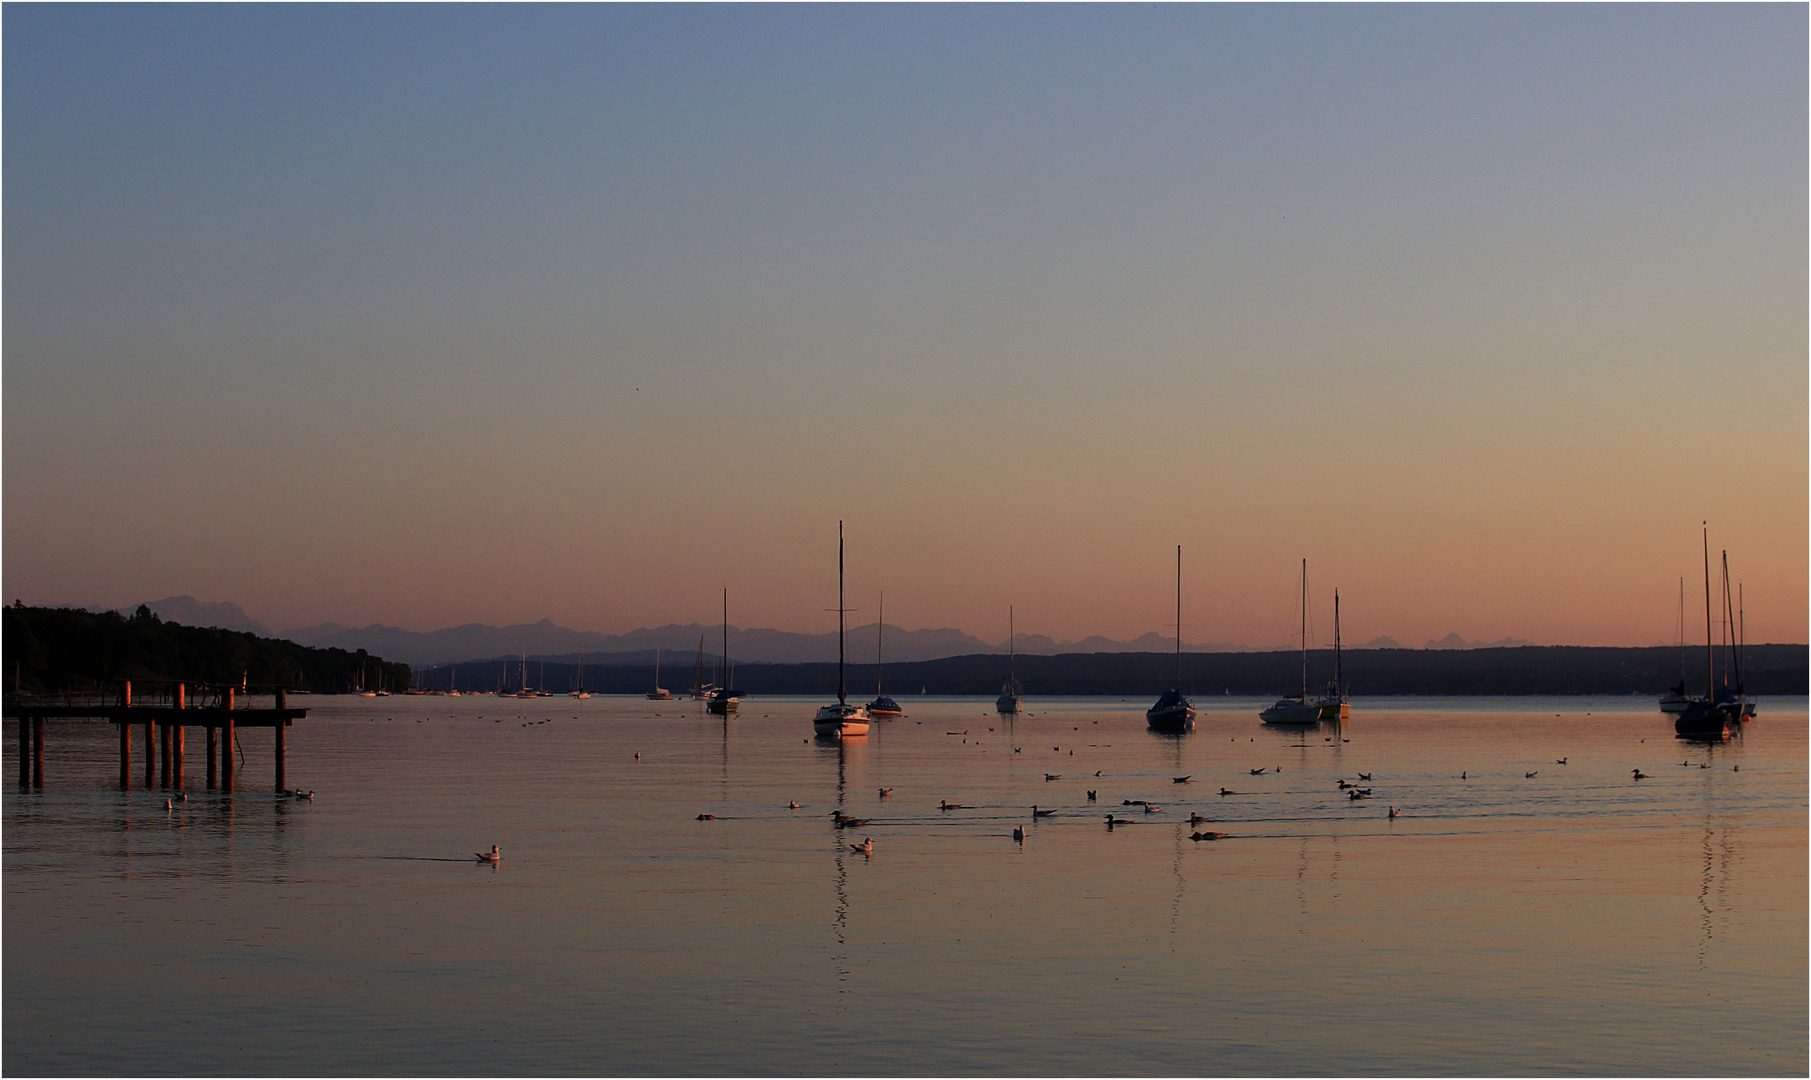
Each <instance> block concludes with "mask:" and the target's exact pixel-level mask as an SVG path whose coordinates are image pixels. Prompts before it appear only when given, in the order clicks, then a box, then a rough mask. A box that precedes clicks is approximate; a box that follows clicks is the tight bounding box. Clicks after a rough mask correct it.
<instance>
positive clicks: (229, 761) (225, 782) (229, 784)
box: [220, 686, 239, 791]
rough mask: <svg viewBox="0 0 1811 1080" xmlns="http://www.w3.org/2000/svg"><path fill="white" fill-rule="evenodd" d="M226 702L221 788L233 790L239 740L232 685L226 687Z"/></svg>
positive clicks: (221, 748)
mask: <svg viewBox="0 0 1811 1080" xmlns="http://www.w3.org/2000/svg"><path fill="white" fill-rule="evenodd" d="M224 704H225V706H226V724H225V726H224V727H222V728H221V746H220V750H221V754H222V757H221V761H220V789H221V790H222V791H231V790H233V747H234V746H235V745H237V743H238V741H239V740H238V739H237V738H235V735H234V731H233V688H232V687H230V686H229V687H227V688H226V700H225V702H224Z"/></svg>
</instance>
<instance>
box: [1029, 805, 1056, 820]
mask: <svg viewBox="0 0 1811 1080" xmlns="http://www.w3.org/2000/svg"><path fill="white" fill-rule="evenodd" d="M1055 813H1056V811H1055V810H1039V809H1038V804H1037V803H1032V804H1031V816H1032V817H1050V816H1051V815H1052V814H1055Z"/></svg>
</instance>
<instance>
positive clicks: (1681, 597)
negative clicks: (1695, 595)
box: [1679, 574, 1685, 694]
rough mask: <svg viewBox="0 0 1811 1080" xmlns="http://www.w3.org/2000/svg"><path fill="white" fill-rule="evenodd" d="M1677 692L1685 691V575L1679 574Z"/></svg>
mask: <svg viewBox="0 0 1811 1080" xmlns="http://www.w3.org/2000/svg"><path fill="white" fill-rule="evenodd" d="M1679 692H1680V693H1681V694H1683V693H1685V575H1683V574H1681V575H1679Z"/></svg>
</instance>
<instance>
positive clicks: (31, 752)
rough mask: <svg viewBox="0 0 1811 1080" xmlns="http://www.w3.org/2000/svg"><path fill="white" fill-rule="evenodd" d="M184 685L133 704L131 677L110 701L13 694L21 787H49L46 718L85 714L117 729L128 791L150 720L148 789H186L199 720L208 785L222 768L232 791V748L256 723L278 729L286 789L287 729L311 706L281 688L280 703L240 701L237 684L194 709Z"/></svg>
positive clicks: (10, 712) (8, 710)
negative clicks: (161, 700) (239, 704)
mask: <svg viewBox="0 0 1811 1080" xmlns="http://www.w3.org/2000/svg"><path fill="white" fill-rule="evenodd" d="M186 691H187V687H186V686H185V685H184V684H182V683H177V684H175V685H174V686H173V687H172V688H171V691H170V693H169V695H168V703H167V704H162V705H134V704H133V703H132V684H131V683H130V682H127V683H123V684H122V685H121V688H120V693H119V696H118V698H117V699H116V700H114V701H111V702H108V701H98V702H84V703H76V704H68V703H65V704H56V705H50V704H44V705H39V704H29V703H26V702H21V701H7V702H6V703H5V704H4V706H0V715H3V716H4V717H5V718H6V719H8V720H12V719H17V720H18V722H19V786H20V787H34V786H35V787H43V786H44V721H45V720H48V719H66V720H72V719H87V720H104V721H107V722H109V723H112V724H114V725H116V726H117V727H118V728H119V783H120V789H121V790H123V791H130V790H131V789H132V729H133V727H134V725H142V726H143V727H144V739H145V742H144V747H145V750H144V753H145V787H146V788H150V787H153V786H154V785H157V784H158V783H159V782H160V778H161V785H162V786H163V787H166V788H170V787H174V788H181V787H182V786H183V785H184V782H185V777H184V764H185V762H184V743H185V742H186V739H185V738H184V734H185V732H186V730H187V729H188V728H192V727H197V728H201V729H203V730H204V731H205V732H206V734H207V786H208V787H209V788H210V789H212V788H214V787H215V786H216V773H218V778H219V782H218V786H219V787H220V788H222V789H223V790H226V791H232V790H233V784H234V777H233V772H234V769H233V763H234V755H233V750H234V748H235V746H236V743H237V740H238V730H239V729H240V728H254V727H255V728H270V729H271V730H272V732H273V734H274V737H275V742H276V753H275V763H276V769H275V773H276V776H275V780H276V790H278V791H282V790H284V787H285V782H284V775H283V772H284V765H285V761H284V759H285V757H286V747H285V743H286V741H287V740H286V739H285V737H284V736H285V735H286V733H287V729H288V728H289V726H290V725H291V724H293V723H294V722H295V721H297V720H301V719H305V718H306V717H307V716H308V710H307V709H292V708H289V707H288V702H287V700H286V697H287V695H286V694H285V691H284V690H283V689H282V688H278V689H277V690H276V694H275V697H276V708H274V709H238V708H234V707H233V704H234V691H233V689H232V688H231V687H227V688H224V689H221V690H219V691H217V692H216V694H215V695H214V696H215V697H217V699H218V700H219V702H220V704H218V705H212V706H204V707H201V708H189V707H187V705H186V698H187V692H186ZM160 750H161V754H160V753H159V751H160ZM160 757H161V759H162V761H161V766H162V767H161V769H160V768H159V758H160Z"/></svg>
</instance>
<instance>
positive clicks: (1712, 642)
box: [1704, 521, 1717, 701]
mask: <svg viewBox="0 0 1811 1080" xmlns="http://www.w3.org/2000/svg"><path fill="white" fill-rule="evenodd" d="M1716 696H1717V639H1716V638H1714V637H1712V636H1711V634H1710V522H1708V521H1707V522H1705V523H1704V698H1705V700H1706V701H1714V700H1715V699H1716Z"/></svg>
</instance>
